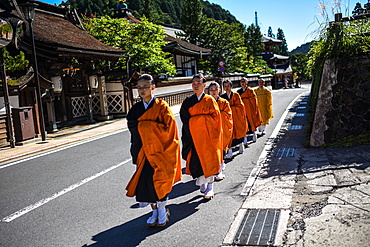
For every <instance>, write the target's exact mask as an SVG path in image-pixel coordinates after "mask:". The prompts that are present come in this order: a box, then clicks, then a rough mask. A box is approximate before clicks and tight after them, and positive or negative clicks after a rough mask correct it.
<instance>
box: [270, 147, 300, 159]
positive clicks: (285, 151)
mask: <svg viewBox="0 0 370 247" xmlns="http://www.w3.org/2000/svg"><path fill="white" fill-rule="evenodd" d="M295 150H296V149H295V148H279V149H278V150H277V152H276V153H275V157H294V155H295Z"/></svg>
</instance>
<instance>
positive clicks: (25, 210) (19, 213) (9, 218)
mask: <svg viewBox="0 0 370 247" xmlns="http://www.w3.org/2000/svg"><path fill="white" fill-rule="evenodd" d="M129 161H131V159H127V160H125V161H123V162H121V163H119V164H117V165H115V166H112V167H110V168H108V169H106V170H104V171H101V172H99V173H97V174H95V175H93V176H91V177H89V178H86V179H84V180H82V181H80V182H78V183H76V184H73V185H71V186H69V187H68V188H66V189H64V190H62V191H59V192H58V193H55V194H54V195H52V196H50V197H48V198H45V199H42V200H40V201H38V202H36V203H35V204H32V205H30V206H28V207H25V208H23V209H21V210H19V211H17V212H15V213H13V214H11V215H9V216H7V217H5V218H3V219H2V220H1V221H2V222H6V223H9V222H11V221H12V220H15V219H16V218H18V217H21V216H22V215H24V214H26V213H29V212H30V211H32V210H34V209H36V208H38V207H41V206H42V205H44V204H46V203H48V202H50V201H52V200H54V199H56V198H58V197H60V196H62V195H64V194H66V193H68V192H70V191H72V190H74V189H76V188H78V187H80V186H81V185H84V184H86V183H88V182H90V181H92V180H94V179H96V178H98V177H100V176H102V175H104V174H106V173H108V172H110V171H113V170H114V169H116V168H118V167H120V166H122V165H124V164H126V163H127V162H129Z"/></svg>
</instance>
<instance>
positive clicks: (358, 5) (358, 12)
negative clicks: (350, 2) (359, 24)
mask: <svg viewBox="0 0 370 247" xmlns="http://www.w3.org/2000/svg"><path fill="white" fill-rule="evenodd" d="M364 12H365V9H364V8H362V5H361V3H356V6H355V8H354V9H353V11H352V15H361V14H362V13H364Z"/></svg>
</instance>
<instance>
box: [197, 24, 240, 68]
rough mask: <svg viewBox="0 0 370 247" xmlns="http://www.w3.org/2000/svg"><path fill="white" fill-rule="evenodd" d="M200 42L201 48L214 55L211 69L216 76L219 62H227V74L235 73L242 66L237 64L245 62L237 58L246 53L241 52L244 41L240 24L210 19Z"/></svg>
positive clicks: (210, 59)
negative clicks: (209, 50)
mask: <svg viewBox="0 0 370 247" xmlns="http://www.w3.org/2000/svg"><path fill="white" fill-rule="evenodd" d="M226 34H227V35H226ZM199 41H200V46H202V47H205V48H208V49H211V50H212V55H211V56H210V57H209V61H210V68H209V69H210V71H211V72H212V73H214V74H217V73H218V62H219V61H224V62H225V68H226V71H227V72H234V71H235V70H236V68H237V67H239V66H241V65H240V64H238V65H237V62H238V63H242V62H244V61H237V59H236V57H237V56H241V55H240V53H241V52H244V50H241V47H242V46H243V44H244V40H243V36H242V35H241V34H240V26H238V24H231V25H230V24H227V23H225V22H223V21H220V20H215V19H211V18H208V19H207V20H206V25H205V26H204V32H203V33H202V34H201V35H200V37H199Z"/></svg>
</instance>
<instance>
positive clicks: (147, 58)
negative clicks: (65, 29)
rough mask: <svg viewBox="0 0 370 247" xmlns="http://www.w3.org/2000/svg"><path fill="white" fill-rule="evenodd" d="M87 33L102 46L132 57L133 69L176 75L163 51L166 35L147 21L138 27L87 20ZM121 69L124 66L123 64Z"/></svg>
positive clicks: (118, 21) (106, 19) (105, 19)
mask: <svg viewBox="0 0 370 247" xmlns="http://www.w3.org/2000/svg"><path fill="white" fill-rule="evenodd" d="M83 20H84V25H85V28H86V31H87V32H89V33H90V34H91V35H92V36H94V37H95V38H97V39H98V40H100V41H101V42H103V43H105V44H107V45H110V46H113V47H117V48H119V49H122V50H126V51H127V53H128V54H130V55H131V66H132V68H133V69H135V70H136V71H139V72H147V73H155V74H167V75H175V74H176V69H175V66H174V65H173V63H172V62H171V58H168V56H169V53H165V52H163V51H162V48H161V47H162V46H164V45H166V42H165V41H164V37H165V32H164V31H163V29H162V27H160V26H158V25H155V24H153V23H151V22H149V21H148V20H147V19H146V18H145V17H143V18H142V22H140V23H138V24H131V25H130V24H129V22H128V21H127V20H125V19H113V18H111V17H109V16H102V17H100V18H86V17H85V18H84V19H83ZM121 66H122V64H121Z"/></svg>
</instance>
